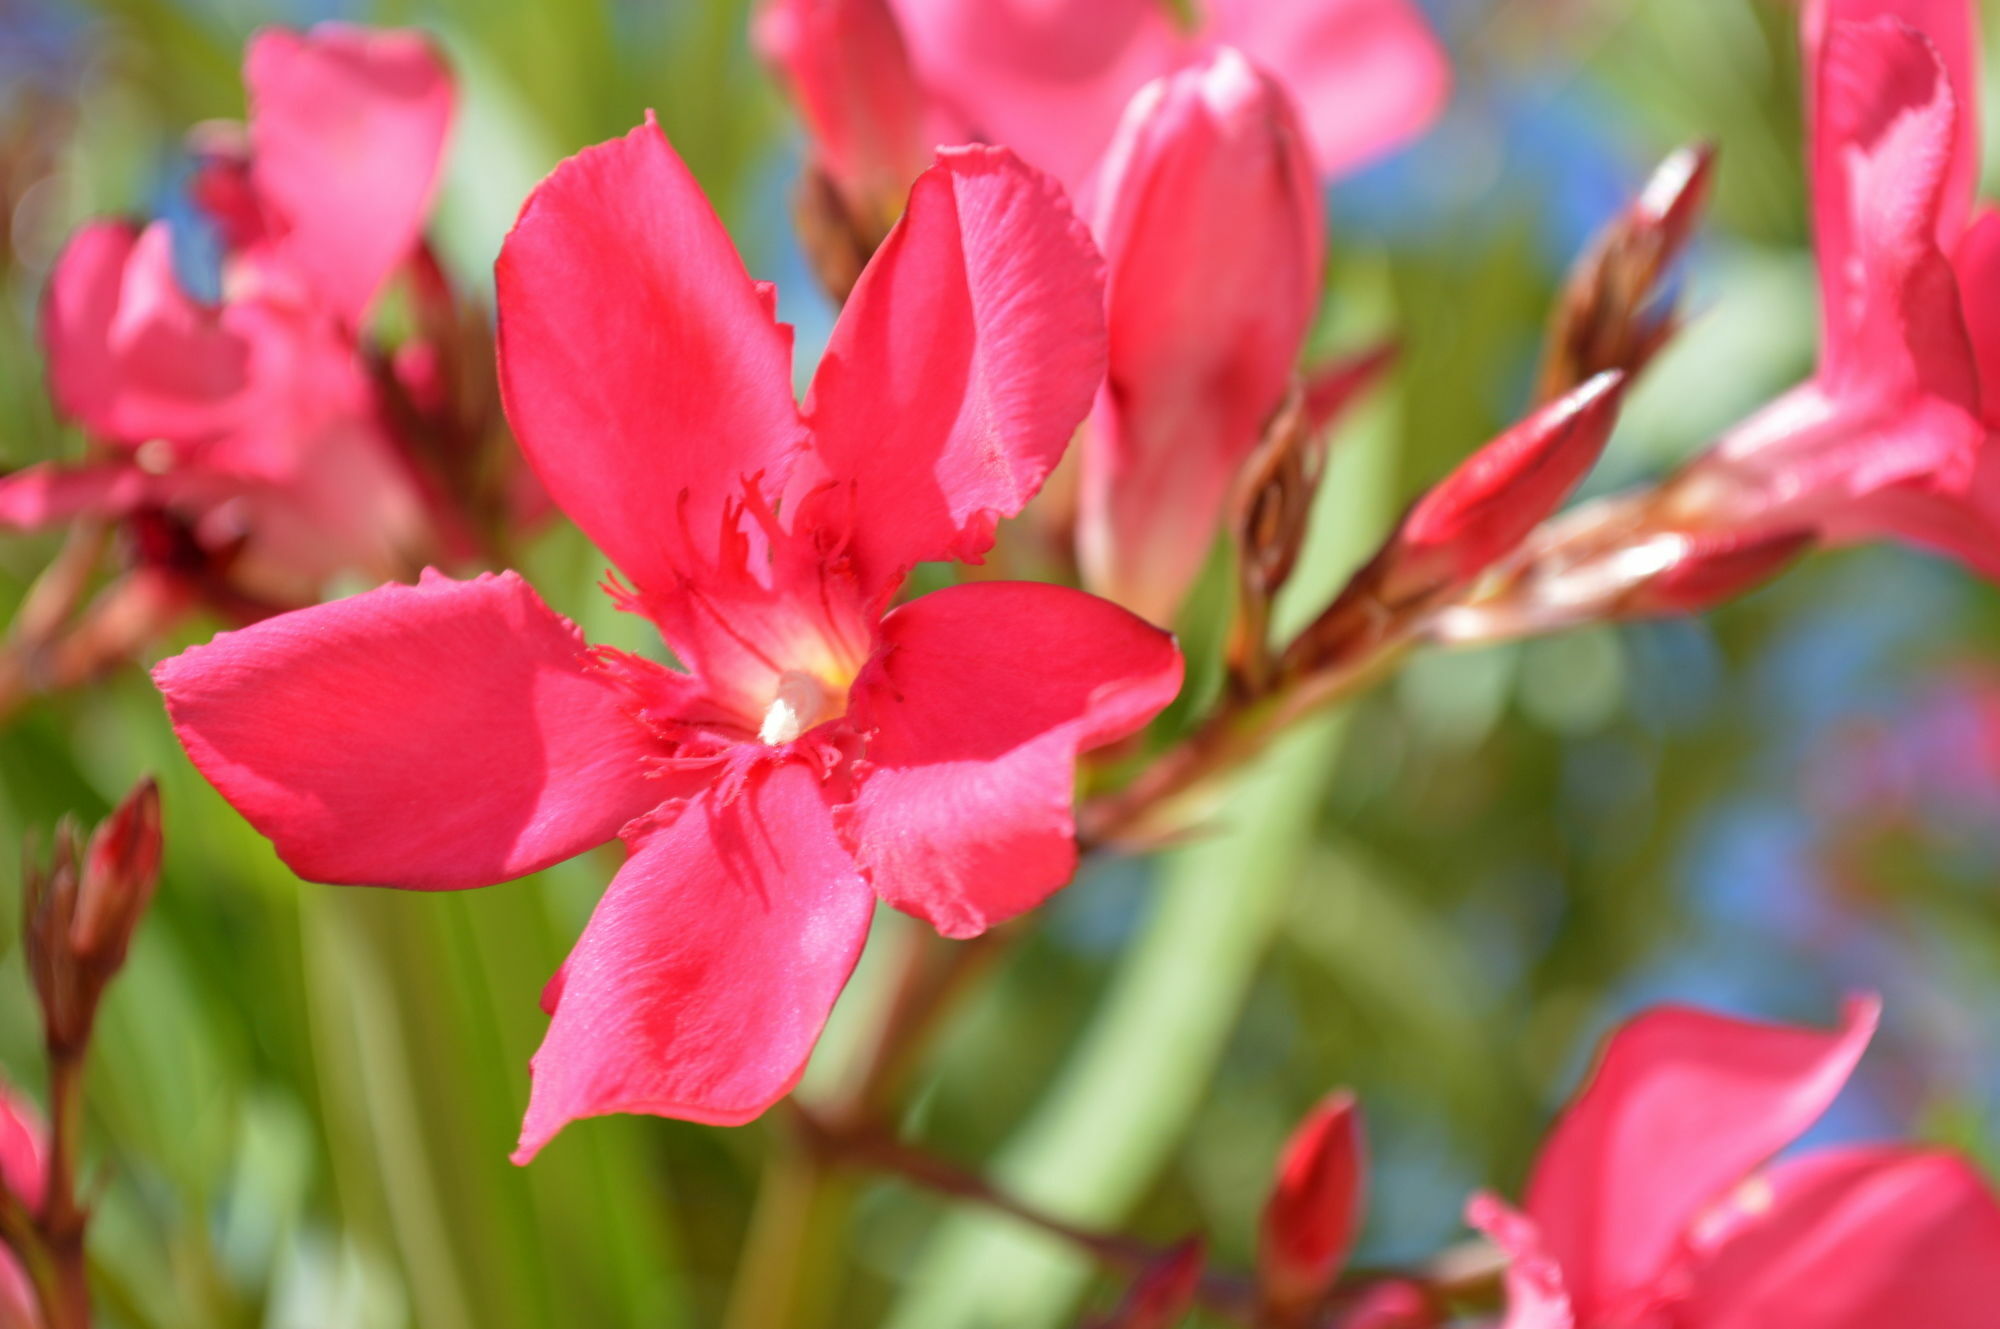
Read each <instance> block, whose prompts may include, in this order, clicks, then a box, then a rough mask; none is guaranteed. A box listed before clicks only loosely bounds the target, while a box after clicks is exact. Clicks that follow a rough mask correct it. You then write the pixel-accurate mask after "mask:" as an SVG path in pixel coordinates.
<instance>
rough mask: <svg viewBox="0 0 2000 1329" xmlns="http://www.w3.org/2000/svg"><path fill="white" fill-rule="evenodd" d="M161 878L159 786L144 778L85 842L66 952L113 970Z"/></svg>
mask: <svg viewBox="0 0 2000 1329" xmlns="http://www.w3.org/2000/svg"><path fill="white" fill-rule="evenodd" d="M159 877H160V787H159V786H158V785H157V784H155V783H154V782H153V779H152V777H150V776H148V777H147V778H146V779H144V780H141V781H140V782H139V784H138V787H137V788H135V789H133V791H132V792H131V793H130V794H128V795H127V796H126V798H125V801H124V802H123V803H121V804H119V805H118V807H117V809H116V810H115V811H114V812H112V814H111V815H110V816H109V817H107V818H105V820H104V821H103V823H102V824H100V825H99V826H98V828H97V830H96V832H95V833H94V834H93V835H92V836H91V837H90V847H89V849H88V850H87V851H86V853H85V855H84V865H83V882H82V888H81V891H80V892H79V896H78V901H77V910H76V916H75V917H74V918H73V919H72V920H71V921H70V929H69V942H70V949H71V950H72V951H74V952H75V954H76V956H77V958H78V960H80V961H82V962H84V963H86V964H91V965H96V966H99V967H107V966H108V967H109V968H111V969H116V968H117V967H118V966H119V965H121V964H122V963H124V960H125V950H126V947H127V946H128V945H129V944H130V942H131V939H132V932H133V930H134V929H135V928H136V927H137V926H138V924H139V919H140V917H141V916H142V915H143V914H144V913H145V912H146V907H147V906H148V905H149V904H151V903H152V900H153V888H154V887H155V886H156V885H157V884H158V883H159Z"/></svg>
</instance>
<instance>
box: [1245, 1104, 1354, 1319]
mask: <svg viewBox="0 0 2000 1329" xmlns="http://www.w3.org/2000/svg"><path fill="white" fill-rule="evenodd" d="M1365 1167H1366V1163H1365V1157H1364V1143H1363V1136H1362V1130H1361V1112H1360V1108H1359V1106H1358V1105H1357V1103H1356V1101H1355V1098H1354V1095H1353V1094H1352V1093H1350V1092H1348V1091H1347V1090H1339V1091H1336V1092H1334V1093H1332V1094H1329V1095H1327V1097H1326V1098H1324V1099H1322V1100H1321V1101H1320V1102H1319V1104H1318V1105H1317V1106H1315V1107H1314V1108H1313V1109H1312V1111H1310V1112H1308V1113H1307V1114H1306V1116H1305V1119H1304V1120H1303V1121H1301V1122H1300V1123H1299V1126H1298V1128H1297V1129H1296V1130H1294V1131H1293V1132H1292V1136H1291V1139H1290V1140H1289V1141H1287V1142H1286V1145H1285V1149H1284V1152H1283V1153H1282V1154H1281V1155H1280V1156H1279V1160H1278V1170H1277V1177H1276V1181H1275V1183H1274V1184H1273V1186H1272V1189H1271V1195H1270V1198H1269V1199H1268V1200H1267V1201H1266V1202H1265V1206H1264V1217H1263V1224H1262V1231H1261V1239H1260V1243H1259V1250H1258V1278H1259V1283H1260V1285H1261V1288H1262V1291H1263V1293H1264V1296H1265V1299H1266V1301H1267V1303H1269V1304H1270V1305H1271V1306H1273V1307H1275V1308H1278V1309H1280V1310H1284V1311H1296V1310H1297V1309H1299V1308H1301V1307H1302V1306H1304V1305H1306V1304H1308V1303H1310V1302H1312V1301H1314V1300H1317V1299H1318V1298H1319V1297H1320V1296H1321V1295H1322V1294H1324V1293H1325V1291H1326V1290H1327V1288H1329V1287H1330V1286H1332V1283H1333V1280H1334V1278H1335V1277H1336V1276H1337V1275H1338V1274H1339V1272H1340V1268H1341V1265H1342V1264H1343V1263H1344V1262H1345V1261H1346V1259H1347V1253H1348V1250H1349V1249H1350V1248H1351V1247H1352V1245H1353V1243H1354V1236H1355V1233H1356V1231H1357V1229H1358V1228H1359V1227H1360V1222H1361V1214H1362V1208H1363V1192H1364V1184H1363V1176H1364V1171H1365Z"/></svg>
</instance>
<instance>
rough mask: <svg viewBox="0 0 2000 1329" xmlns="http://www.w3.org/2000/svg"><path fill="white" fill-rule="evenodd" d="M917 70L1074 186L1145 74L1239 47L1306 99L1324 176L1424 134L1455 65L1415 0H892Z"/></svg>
mask: <svg viewBox="0 0 2000 1329" xmlns="http://www.w3.org/2000/svg"><path fill="white" fill-rule="evenodd" d="M890 6H891V8H892V9H894V10H895V12H896V15H897V17H898V18H899V19H900V20H901V22H902V27H903V33H904V36H905V40H906V41H907V42H908V44H909V48H910V52H911V56H912V58H913V60H914V61H915V65H916V69H917V72H918V76H919V77H920V78H921V79H922V80H923V81H924V83H925V84H926V85H927V86H929V87H931V88H934V89H937V90H938V92H939V95H940V96H941V97H943V98H944V99H945V100H946V101H947V103H948V104H950V105H951V106H953V107H955V108H956V109H957V111H958V113H959V115H960V117H961V118H962V119H963V120H964V122H965V123H967V124H969V125H971V126H972V127H973V128H974V129H975V130H977V131H978V132H979V134H980V135H981V136H982V137H985V138H988V139H991V140H992V141H994V142H998V143H1005V144H1007V145H1009V146H1010V147H1013V148H1014V149H1016V150H1017V151H1018V152H1020V153H1021V155H1022V156H1024V157H1026V158H1027V159H1028V160H1029V161H1031V162H1034V163H1035V164H1036V165H1038V166H1040V167H1042V168H1043V169H1044V170H1047V171H1050V172H1053V173H1054V174H1055V175H1056V177H1057V178H1058V179H1061V180H1063V181H1064V182H1065V183H1068V184H1071V185H1072V186H1074V185H1076V184H1080V183H1081V182H1082V180H1083V179H1084V177H1085V176H1086V175H1087V174H1088V173H1089V172H1090V171H1091V169H1092V168H1093V166H1094V165H1095V164H1096V161H1097V158H1098V156H1099V154H1100V153H1102V152H1103V150H1104V147H1105V145H1106V144H1107V143H1109V142H1110V140H1111V138H1112V135H1113V133H1114V131H1115V130H1116V129H1117V126H1118V123H1119V120H1120V119H1121V117H1123V115H1124V114H1125V106H1126V103H1127V102H1129V101H1130V100H1131V98H1132V95H1133V94H1134V93H1136V92H1137V91H1138V90H1139V89H1140V88H1141V87H1142V86H1144V85H1145V84H1146V83H1148V82H1150V81H1152V80H1153V79H1156V78H1159V77H1160V76H1161V75H1163V74H1167V73H1171V72H1172V71H1173V70H1175V69H1178V68H1180V67H1182V66H1184V65H1187V64H1190V63H1194V62H1196V61H1199V60H1200V59H1202V58H1203V57H1204V56H1205V55H1207V54H1208V53H1209V52H1212V51H1213V50H1215V49H1216V48H1217V47H1221V46H1233V47H1235V48H1237V49H1238V50H1240V51H1242V52H1243V53H1244V54H1245V55H1247V56H1249V58H1250V59H1251V60H1253V61H1255V62H1256V63H1257V64H1258V65H1259V66H1261V67H1262V68H1264V69H1266V70H1268V71H1270V73H1271V74H1272V75H1273V76H1274V77H1275V78H1276V79H1277V80H1278V82H1279V83H1281V84H1282V85H1283V86H1284V87H1285V89H1286V90H1287V91H1288V92H1289V93H1290V94H1291V95H1292V97H1293V98H1294V99H1295V100H1296V101H1297V102H1298V105H1299V108H1300V111H1301V113H1302V118H1303V120H1304V125H1305V130H1306V136H1307V143H1308V146H1309V148H1310V151H1311V155H1312V160H1313V163H1314V165H1315V166H1316V167H1317V168H1318V171H1319V173H1320V174H1321V175H1324V176H1334V175H1339V174H1341V173H1343V172H1345V171H1347V170H1350V169H1352V168H1353V167H1355V166H1357V165H1360V164H1362V163H1363V162H1366V161H1368V160H1369V159H1371V158H1373V157H1376V156H1379V155H1380V154H1382V153H1384V152H1386V151H1388V150H1389V149H1391V148H1394V147H1396V146H1398V145H1400V144H1402V143H1403V142H1405V141H1406V140H1408V139H1410V138H1413V137H1415V136H1416V135H1417V134H1418V133H1420V132H1421V131H1422V130H1423V129H1424V128H1425V127H1426V126H1427V125H1429V124H1430V122H1431V121H1432V119H1434V118H1435V117H1436V115H1437V113H1438V111H1439V110H1440V109H1441V108H1442V107H1443V105H1444V100H1445V97H1446V95H1447V93H1448V92H1449V91H1450V86H1451V67H1450V65H1449V64H1448V62H1447V61H1446V58H1445V54H1444V51H1443V49H1442V48H1441V47H1440V46H1439V45H1438V41H1437V38H1436V36H1435V35H1434V34H1433V33H1432V32H1431V30H1430V26H1429V24H1428V23H1427V22H1426V21H1425V20H1424V17H1423V15H1422V13H1421V11H1420V10H1419V9H1418V8H1417V6H1416V5H1415V4H1413V3H1411V0H1200V2H1199V3H1197V4H1195V5H1194V7H1193V8H1194V13H1195V22H1194V25H1193V27H1192V29H1190V30H1183V29H1182V27H1181V26H1180V25H1179V24H1178V23H1177V22H1176V21H1175V20H1174V18H1173V17H1172V16H1171V14H1170V13H1169V11H1168V8H1167V6H1165V5H1161V4H1158V3H1155V0H890Z"/></svg>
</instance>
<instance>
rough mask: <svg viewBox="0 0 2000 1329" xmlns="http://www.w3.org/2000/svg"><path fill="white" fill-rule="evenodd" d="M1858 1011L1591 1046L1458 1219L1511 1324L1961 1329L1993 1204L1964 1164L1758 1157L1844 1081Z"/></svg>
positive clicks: (1972, 1316) (1645, 1023)
mask: <svg viewBox="0 0 2000 1329" xmlns="http://www.w3.org/2000/svg"><path fill="white" fill-rule="evenodd" d="M1877 1010H1878V1007H1877V1004H1876V1003H1875V1002H1874V1001H1873V1000H1862V1001H1855V1002H1852V1003H1850V1004H1849V1006H1848V1009H1847V1012H1846V1017H1845V1019H1844V1020H1843V1022H1842V1027H1841V1028H1840V1029H1839V1030H1838V1031H1836V1032H1834V1033H1820V1032H1818V1031H1815V1030H1808V1029H1797V1028H1791V1027H1787V1026H1782V1025H1767V1024H1757V1023H1752V1022H1748V1021H1743V1020H1736V1019H1730V1018H1728V1017H1725V1016H1721V1015H1714V1014H1709V1013H1707V1012H1703V1011H1697V1010H1691V1009H1687V1008H1684V1007H1661V1008H1658V1009H1655V1010H1653V1011H1650V1012H1648V1013H1646V1014H1644V1015H1641V1016H1639V1017H1638V1018H1636V1019H1634V1020H1632V1021H1630V1022H1629V1023H1627V1024H1626V1025H1625V1026H1623V1027H1622V1028H1621V1029H1619V1030H1618V1031H1617V1032H1616V1033H1615V1034H1613V1035H1612V1037H1611V1039H1610V1041H1609V1042H1608V1043H1607V1044H1606V1045H1605V1048H1604V1053H1603V1055H1602V1057H1601V1058H1600V1060H1599V1062H1598V1065H1597V1068H1596V1070H1595V1071H1594V1072H1593V1073H1592V1075H1591V1077H1590V1080H1589V1083H1588V1084H1586V1085H1585V1087H1584V1088H1583V1090H1582V1091H1581V1092H1580V1093H1579V1094H1578V1095H1577V1097H1576V1099H1575V1101H1573V1102H1572V1103H1571V1104H1570V1106H1569V1108H1568V1110H1567V1111H1565V1112H1564V1114H1563V1116H1562V1118H1561V1120H1560V1121H1558V1122H1557V1124H1556V1127H1555V1130H1554V1131H1553V1132H1551V1134H1550V1136H1549V1139H1548V1142H1547V1144H1545V1145H1544V1146H1543V1149H1542V1153H1541V1156H1540V1158H1538V1159H1537V1160H1536V1162H1535V1167H1534V1172H1533V1174H1532V1176H1531V1177H1530V1179H1529V1182H1528V1198H1527V1205H1526V1212H1525V1213H1517V1212H1515V1211H1513V1210H1511V1209H1509V1208H1507V1206H1506V1205H1504V1204H1502V1203H1501V1202H1500V1201H1499V1200H1497V1199H1495V1198H1493V1197H1491V1196H1480V1197H1478V1198H1477V1199H1475V1200H1474V1201H1473V1203H1472V1206H1471V1211H1470V1213H1471V1218H1472V1221H1473V1222H1474V1223H1475V1224H1476V1225H1477V1226H1479V1227H1481V1228H1483V1229H1485V1230H1486V1232H1487V1233H1488V1234H1489V1235H1490V1236H1491V1237H1492V1238H1493V1239H1494V1240H1495V1241H1496V1242H1498V1243H1499V1244H1500V1245H1501V1247H1502V1248H1503V1249H1505V1250H1506V1252H1507V1253H1508V1254H1509V1255H1510V1256H1511V1257H1512V1264H1511V1267H1510V1269H1509V1272H1508V1279H1507V1285H1508V1303H1509V1310H1508V1317H1507V1320H1506V1326H1507V1329H1881V1326H1884V1325H1892V1324H1893V1325H1923V1326H1924V1327H1925V1329H1960V1327H1961V1326H1962V1327H1963V1329H1977V1327H1978V1326H1984V1325H1988V1324H1991V1323H1992V1320H1993V1307H1994V1305H1995V1299H1996V1297H2000V1203H1996V1202H1995V1199H1994V1197H1993V1194H1992V1193H1991V1191H1990V1190H1989V1189H1988V1187H1987V1185H1986V1183H1985V1182H1984V1181H1983V1180H1982V1179H1981V1178H1980V1176H1979V1175H1978V1174H1977V1173H1976V1172H1975V1171H1974V1170H1973V1169H1972V1167H1971V1166H1969V1165H1968V1164H1967V1163H1965V1162H1964V1161H1963V1160H1961V1159H1959V1158H1957V1157H1956V1156H1954V1155H1951V1154H1947V1153H1943V1152H1940V1151H1937V1150H1932V1149H1921V1148H1910V1147H1905V1146H1899V1145H1858V1146H1843V1147H1838V1148H1830V1149H1821V1150H1815V1151H1812V1152H1808V1153H1805V1154H1801V1155H1798V1156H1795V1157H1789V1158H1786V1159H1782V1160H1780V1161H1779V1162H1777V1163H1775V1164H1772V1163H1770V1159H1771V1157H1772V1156H1773V1155H1774V1154H1776V1153H1777V1152H1778V1151H1779V1150H1780V1149H1782V1148H1784V1147H1785V1145H1787V1144H1788V1143H1790V1142H1791V1141H1792V1140H1794V1139H1796V1138H1797V1137H1798V1136H1799V1135H1800V1134H1801V1133H1802V1132H1803V1131H1804V1130H1805V1129H1806V1128H1807V1127H1808V1126H1810V1125H1811V1124H1812V1123H1813V1121H1814V1120H1816V1119H1817V1118H1818V1117H1819V1116H1820V1114H1821V1113H1822V1112H1824V1111H1825V1110H1826V1108H1827V1106H1828V1104H1830V1103H1831V1102H1832V1101H1833V1099H1834V1097H1835V1096H1836V1095H1837V1094H1838V1093H1839V1092H1840V1089H1841V1086H1842V1085H1843V1084H1845V1083H1846V1081H1847V1078H1848V1076H1849V1075H1850V1074H1851V1073H1852V1072H1853V1070H1854V1066H1855V1063H1856V1062H1857V1061H1859V1059H1860V1057H1861V1053H1862V1049H1863V1048H1865V1047H1866V1046H1867V1043H1868V1040H1869V1038H1870V1037H1871V1036H1872V1035H1873V1033H1874V1030H1875V1023H1876V1016H1877Z"/></svg>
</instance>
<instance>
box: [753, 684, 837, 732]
mask: <svg viewBox="0 0 2000 1329" xmlns="http://www.w3.org/2000/svg"><path fill="white" fill-rule="evenodd" d="M838 700H839V699H838V698H836V697H835V696H834V695H833V690H832V689H831V688H829V687H828V686H827V685H826V683H825V681H824V680H822V679H820V678H818V677H816V676H814V675H812V674H808V673H806V672H805V671H804V670H802V669H787V670H786V671H785V672H784V673H782V674H780V675H778V695H777V696H776V697H774V698H773V699H772V701H771V705H770V706H769V708H767V709H766V710H765V712H764V723H763V724H762V726H760V727H759V728H758V730H757V738H758V740H759V741H760V742H764V743H769V744H771V745H772V746H773V747H775V746H777V745H779V744H782V743H790V742H793V741H794V740H796V739H797V738H798V736H799V735H800V734H803V733H805V732H806V730H808V729H811V728H812V727H813V726H814V725H816V724H818V723H819V722H820V721H822V720H829V719H832V718H833V717H834V716H835V715H837V714H838V713H839V707H838V704H837V703H838Z"/></svg>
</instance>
